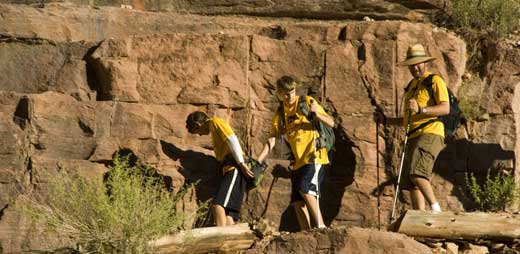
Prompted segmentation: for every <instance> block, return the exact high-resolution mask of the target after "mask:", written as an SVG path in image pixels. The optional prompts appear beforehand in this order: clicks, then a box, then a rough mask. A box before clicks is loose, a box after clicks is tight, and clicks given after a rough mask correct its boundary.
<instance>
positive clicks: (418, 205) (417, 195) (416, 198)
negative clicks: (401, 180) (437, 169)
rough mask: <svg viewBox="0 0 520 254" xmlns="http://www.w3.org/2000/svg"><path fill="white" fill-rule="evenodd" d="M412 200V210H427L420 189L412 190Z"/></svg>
mask: <svg viewBox="0 0 520 254" xmlns="http://www.w3.org/2000/svg"><path fill="white" fill-rule="evenodd" d="M410 198H411V199H412V208H413V209H414V210H421V211H424V210H425V205H424V196H423V194H422V193H421V190H419V189H416V188H415V189H412V190H410Z"/></svg>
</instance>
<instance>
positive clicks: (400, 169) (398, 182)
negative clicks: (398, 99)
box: [390, 111, 412, 223]
mask: <svg viewBox="0 0 520 254" xmlns="http://www.w3.org/2000/svg"><path fill="white" fill-rule="evenodd" d="M411 113H412V112H411V111H408V123H407V124H406V132H405V136H404V145H403V153H402V155H401V163H400V165H399V171H398V175H397V186H396V187H395V193H394V202H393V203H392V213H391V215H390V223H392V221H394V214H395V205H396V203H397V196H399V184H401V173H402V171H403V162H404V154H405V152H406V144H407V143H408V131H409V130H410V117H411V116H412V114H411Z"/></svg>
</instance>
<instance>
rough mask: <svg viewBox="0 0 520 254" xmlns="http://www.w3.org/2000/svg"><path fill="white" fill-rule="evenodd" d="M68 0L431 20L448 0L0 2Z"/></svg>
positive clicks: (107, 1)
mask: <svg viewBox="0 0 520 254" xmlns="http://www.w3.org/2000/svg"><path fill="white" fill-rule="evenodd" d="M50 2H69V3H74V4H77V5H83V6H115V7H122V8H129V9H135V10H147V11H175V12H181V13H190V14H203V15H237V14H239V15H251V16H264V17H293V18H309V19H322V20H337V19H363V18H364V17H371V18H374V19H379V20H410V21H420V20H429V19H430V17H431V16H432V15H433V14H434V13H436V12H437V11H439V10H443V9H445V8H446V7H447V6H448V4H449V1H446V0H413V1H406V0H398V1H395V0H376V1H359V0H349V1H333V0H325V1H324V0H303V1H302V0H300V1H296V0H274V1H273V0H270V1H267V0H257V1H239V0H217V1H215V0H209V1H208V0H199V1H182V0H175V1H165V0H88V1H84V0H62V1H56V0H43V1H42V0H38V1H36V0H23V1H21V0H1V1H0V3H15V4H43V3H50Z"/></svg>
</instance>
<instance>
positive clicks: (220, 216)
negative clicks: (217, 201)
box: [213, 205, 227, 227]
mask: <svg viewBox="0 0 520 254" xmlns="http://www.w3.org/2000/svg"><path fill="white" fill-rule="evenodd" d="M213 217H215V224H216V225H217V226H219V227H221V226H226V224H227V218H226V210H225V209H224V207H222V206H221V205H213Z"/></svg>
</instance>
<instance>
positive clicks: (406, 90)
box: [404, 79, 415, 93]
mask: <svg viewBox="0 0 520 254" xmlns="http://www.w3.org/2000/svg"><path fill="white" fill-rule="evenodd" d="M414 80H415V79H412V80H410V82H408V85H406V87H405V88H404V92H405V93H406V92H408V89H410V86H411V85H412V83H413V81H414Z"/></svg>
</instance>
